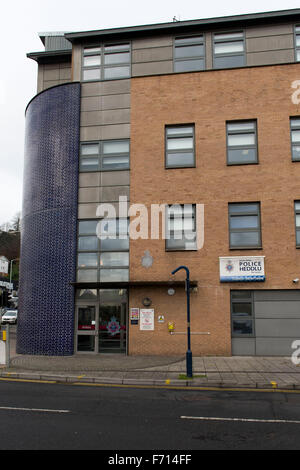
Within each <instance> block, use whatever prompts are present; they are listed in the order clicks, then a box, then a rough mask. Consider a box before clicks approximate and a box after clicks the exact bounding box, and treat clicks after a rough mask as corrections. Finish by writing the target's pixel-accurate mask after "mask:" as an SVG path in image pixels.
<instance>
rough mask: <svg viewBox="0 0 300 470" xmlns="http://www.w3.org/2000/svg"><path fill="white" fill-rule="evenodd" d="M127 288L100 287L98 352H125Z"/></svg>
mask: <svg viewBox="0 0 300 470" xmlns="http://www.w3.org/2000/svg"><path fill="white" fill-rule="evenodd" d="M126 318H127V290H126V289H100V308H99V345H98V347H99V353H101V352H107V353H108V352H109V353H114V352H119V353H120V352H126V329H127V325H126Z"/></svg>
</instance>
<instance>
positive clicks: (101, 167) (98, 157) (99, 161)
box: [79, 139, 130, 171]
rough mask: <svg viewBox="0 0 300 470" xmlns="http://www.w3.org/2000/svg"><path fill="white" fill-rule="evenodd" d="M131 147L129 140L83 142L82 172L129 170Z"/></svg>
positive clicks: (81, 146)
mask: <svg viewBox="0 0 300 470" xmlns="http://www.w3.org/2000/svg"><path fill="white" fill-rule="evenodd" d="M129 147H130V143H129V140H128V139H123V140H103V141H101V142H82V143H81V145H80V165H79V167H80V171H106V170H110V171H111V170H128V169H129V154H130V148H129Z"/></svg>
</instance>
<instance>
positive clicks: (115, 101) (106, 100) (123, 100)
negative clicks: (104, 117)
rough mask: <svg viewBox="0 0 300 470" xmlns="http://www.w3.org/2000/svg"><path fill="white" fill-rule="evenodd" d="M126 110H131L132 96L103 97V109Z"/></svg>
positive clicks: (124, 94) (126, 94) (125, 94)
mask: <svg viewBox="0 0 300 470" xmlns="http://www.w3.org/2000/svg"><path fill="white" fill-rule="evenodd" d="M120 108H121V109H122V108H123V109H126V108H128V109H129V108H130V94H129V93H123V94H122V95H120V94H116V95H107V96H103V97H102V109H103V110H105V109H120Z"/></svg>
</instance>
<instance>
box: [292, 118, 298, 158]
mask: <svg viewBox="0 0 300 470" xmlns="http://www.w3.org/2000/svg"><path fill="white" fill-rule="evenodd" d="M290 126H291V147H292V160H293V161H294V162H297V161H300V117H298V118H291V119H290Z"/></svg>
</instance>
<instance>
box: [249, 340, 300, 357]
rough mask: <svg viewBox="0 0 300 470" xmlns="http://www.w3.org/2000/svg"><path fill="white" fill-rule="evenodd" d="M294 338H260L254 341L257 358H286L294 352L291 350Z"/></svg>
mask: <svg viewBox="0 0 300 470" xmlns="http://www.w3.org/2000/svg"><path fill="white" fill-rule="evenodd" d="M293 341H294V338H261V339H257V340H256V355H257V356H288V357H290V356H291V354H292V353H293V352H294V349H292V348H291V345H292V342H293Z"/></svg>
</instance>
